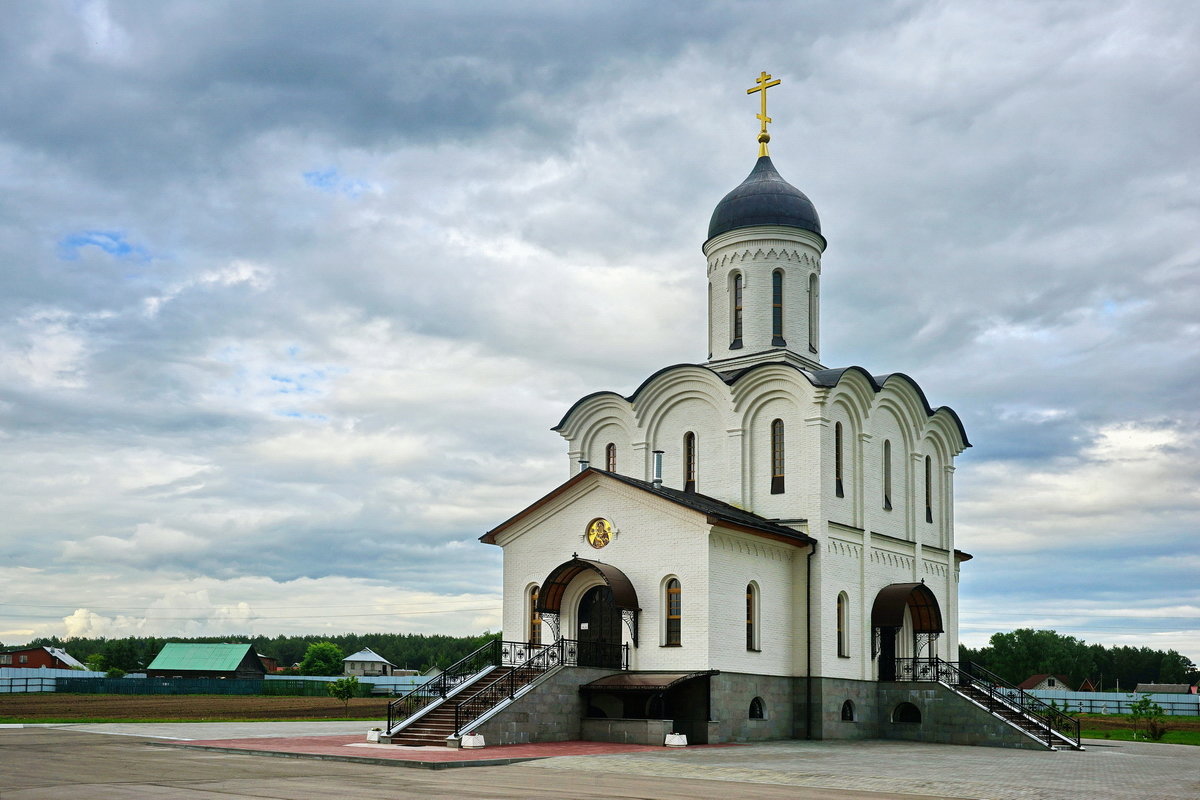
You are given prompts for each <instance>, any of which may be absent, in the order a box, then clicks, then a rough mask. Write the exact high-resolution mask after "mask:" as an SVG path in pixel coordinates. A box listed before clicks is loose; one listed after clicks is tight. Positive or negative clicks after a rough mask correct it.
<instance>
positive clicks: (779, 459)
mask: <svg viewBox="0 0 1200 800" xmlns="http://www.w3.org/2000/svg"><path fill="white" fill-rule="evenodd" d="M771 494H783V420H781V419H777V420H775V421H774V422H772V423H771Z"/></svg>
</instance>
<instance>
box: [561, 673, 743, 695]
mask: <svg viewBox="0 0 1200 800" xmlns="http://www.w3.org/2000/svg"><path fill="white" fill-rule="evenodd" d="M717 674H719V670H715V669H710V670H704V671H702V672H620V673H617V674H616V675H605V676H604V677H603V678H599V679H597V680H594V681H592V682H591V683H585V684H584V685H583V686H580V687H579V691H581V692H584V693H587V692H665V691H666V690H667V689H670V688H672V687H674V686H678V685H679V684H681V683H684V682H686V681H690V680H692V679H693V678H703V677H706V676H708V675H717Z"/></svg>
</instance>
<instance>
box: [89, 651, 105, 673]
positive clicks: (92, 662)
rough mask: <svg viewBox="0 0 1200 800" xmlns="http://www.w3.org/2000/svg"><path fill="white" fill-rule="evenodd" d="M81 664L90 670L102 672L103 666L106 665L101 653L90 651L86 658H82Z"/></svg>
mask: <svg viewBox="0 0 1200 800" xmlns="http://www.w3.org/2000/svg"><path fill="white" fill-rule="evenodd" d="M83 665H84V666H85V667H87V668H88V669H89V670H91V671H92V672H104V670H105V668H106V667H107V666H108V665H107V664H106V663H105V662H104V655H103V654H101V653H92V654H91V655H90V656H88V657H87V659H85V660H84V662H83Z"/></svg>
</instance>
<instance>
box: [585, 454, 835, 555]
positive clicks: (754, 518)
mask: <svg viewBox="0 0 1200 800" xmlns="http://www.w3.org/2000/svg"><path fill="white" fill-rule="evenodd" d="M594 471H595V472H599V473H600V474H602V475H607V476H608V477H610V478H615V479H616V480H618V481H620V482H621V483H624V484H627V485H629V486H634V487H637V488H638V489H641V490H643V491H646V492H650V493H651V494H656V495H658V496H659V497H662V498H664V499H666V500H670V501H671V502H672V503H676V504H677V505H681V506H684V507H685V508H690V509H691V510H693V511H699V512H700V513H701V514H704V515H705V516H707V517H708V521H709V522H710V523H711V524H714V525H715V524H724V525H727V526H729V527H733V528H741V529H743V530H751V531H756V532H758V533H769V534H772V535H774V536H776V537H779V536H782V537H783V538H785V539H793V540H795V541H796V543H797V544H807V543H808V542H812V541H815V540H814V539H813V538H812V537H811V536H809V535H808V534H806V533H801V532H800V531H798V530H795V529H794V528H789V527H787V526H786V525H780V524H779V523H777V522H772V521H771V520H769V519H767V518H766V517H760V516H759V515H758V514H752V513H751V512H749V511H745V510H743V509H740V508H738V507H737V506H731V505H729V504H728V503H722V502H721V501H720V500H718V499H716V498H715V497H709V496H708V495H706V494H699V493H697V492H685V491H683V490H682V489H672V488H671V487H670V486H663V485H659V486H655V485H654V484H652V483H648V482H647V481H642V480H638V479H637V478H631V477H629V476H628V475H620V474H618V473H616V472H606V471H605V470H602V469H597V470H594Z"/></svg>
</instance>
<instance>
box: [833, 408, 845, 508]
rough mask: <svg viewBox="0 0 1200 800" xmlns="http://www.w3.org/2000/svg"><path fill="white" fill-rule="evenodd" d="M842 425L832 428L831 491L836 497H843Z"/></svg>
mask: <svg viewBox="0 0 1200 800" xmlns="http://www.w3.org/2000/svg"><path fill="white" fill-rule="evenodd" d="M842 466H843V465H842V423H840V422H838V423H836V424H835V425H834V426H833V482H834V483H833V491H834V494H836V495H837V496H838V497H845V496H846V492H845V491H844V490H843V489H842Z"/></svg>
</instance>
